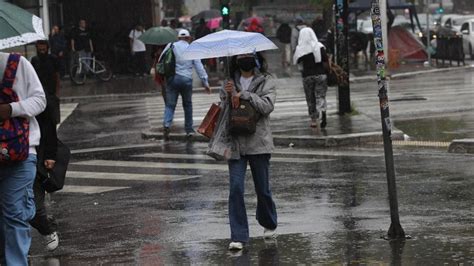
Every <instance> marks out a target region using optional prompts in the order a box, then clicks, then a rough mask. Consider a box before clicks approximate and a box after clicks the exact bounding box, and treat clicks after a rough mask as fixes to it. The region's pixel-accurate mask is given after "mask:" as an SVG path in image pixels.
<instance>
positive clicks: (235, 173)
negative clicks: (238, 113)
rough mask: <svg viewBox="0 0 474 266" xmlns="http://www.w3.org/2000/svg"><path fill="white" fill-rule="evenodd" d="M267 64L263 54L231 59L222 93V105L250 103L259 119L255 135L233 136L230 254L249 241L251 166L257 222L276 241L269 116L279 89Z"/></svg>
mask: <svg viewBox="0 0 474 266" xmlns="http://www.w3.org/2000/svg"><path fill="white" fill-rule="evenodd" d="M266 68H267V64H266V62H265V60H264V58H263V56H262V55H261V54H260V53H256V54H255V55H254V54H245V55H237V56H234V57H232V60H231V67H230V73H232V74H233V75H234V78H233V80H232V81H229V82H228V83H227V84H226V85H225V87H224V90H223V91H222V93H221V98H222V101H223V102H224V103H226V104H229V103H228V102H229V101H228V97H232V98H231V103H232V104H231V107H232V108H234V109H237V108H240V104H241V102H242V101H244V100H246V101H249V102H250V105H251V106H252V107H253V108H254V109H255V111H256V113H257V116H258V117H259V118H258V119H257V122H256V131H255V132H254V133H252V134H242V135H241V134H231V138H232V143H234V145H235V147H234V148H233V149H232V150H233V151H234V153H237V154H234V155H232V156H231V159H230V160H228V165H229V180H230V186H229V221H230V231H231V242H230V244H229V249H230V250H241V249H243V247H244V245H245V244H246V243H247V242H248V241H249V226H248V219H247V211H246V208H245V201H244V187H245V184H244V183H245V175H246V171H247V165H248V164H249V165H250V170H251V172H252V177H253V181H254V184H255V192H256V194H257V216H256V218H257V220H258V223H259V224H260V225H261V226H262V227H263V228H264V230H263V234H264V237H265V238H275V237H276V228H277V225H278V223H277V212H276V207H275V203H274V201H273V199H272V192H271V189H270V183H269V175H270V157H271V153H272V151H273V148H274V146H273V137H272V133H271V129H270V113H271V112H272V111H273V109H274V106H275V101H276V88H275V84H274V83H273V82H272V80H271V76H270V75H269V74H268V73H267V71H266Z"/></svg>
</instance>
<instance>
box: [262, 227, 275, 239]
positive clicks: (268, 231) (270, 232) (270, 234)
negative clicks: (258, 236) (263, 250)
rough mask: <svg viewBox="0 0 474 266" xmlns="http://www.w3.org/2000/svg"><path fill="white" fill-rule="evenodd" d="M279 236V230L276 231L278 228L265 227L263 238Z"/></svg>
mask: <svg viewBox="0 0 474 266" xmlns="http://www.w3.org/2000/svg"><path fill="white" fill-rule="evenodd" d="M276 237H277V232H276V229H273V230H271V229H267V228H264V229H263V238H265V239H275V238H276Z"/></svg>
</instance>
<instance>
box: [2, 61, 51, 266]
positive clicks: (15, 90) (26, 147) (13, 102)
mask: <svg viewBox="0 0 474 266" xmlns="http://www.w3.org/2000/svg"><path fill="white" fill-rule="evenodd" d="M0 73H4V74H3V82H2V83H1V85H0V87H1V90H0V169H1V171H0V213H1V216H0V264H2V265H28V251H29V249H30V245H31V233H30V225H29V221H30V220H31V219H32V218H33V217H34V215H35V202H34V199H33V198H34V196H33V182H34V180H35V176H36V161H37V158H36V146H38V145H39V142H40V138H41V133H40V128H39V125H38V122H37V121H36V119H35V116H37V115H39V114H40V113H42V112H43V111H44V109H45V107H46V97H45V94H44V91H43V87H42V86H41V82H40V80H39V79H38V76H37V75H36V72H35V70H34V68H33V66H32V65H31V64H30V62H28V60H26V59H25V58H24V57H21V56H20V55H17V54H8V53H2V52H0Z"/></svg>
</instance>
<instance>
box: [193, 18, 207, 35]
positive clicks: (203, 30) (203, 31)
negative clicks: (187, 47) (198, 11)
mask: <svg viewBox="0 0 474 266" xmlns="http://www.w3.org/2000/svg"><path fill="white" fill-rule="evenodd" d="M210 33H211V30H210V29H209V27H208V26H207V25H206V21H205V20H204V18H201V19H200V20H199V26H198V27H197V28H196V34H195V35H194V36H195V39H199V38H202V37H204V36H206V35H208V34H210Z"/></svg>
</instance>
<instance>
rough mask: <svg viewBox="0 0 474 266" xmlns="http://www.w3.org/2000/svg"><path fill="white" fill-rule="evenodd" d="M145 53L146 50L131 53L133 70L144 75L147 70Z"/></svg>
mask: <svg viewBox="0 0 474 266" xmlns="http://www.w3.org/2000/svg"><path fill="white" fill-rule="evenodd" d="M145 55H146V52H135V54H134V55H133V61H134V70H135V73H136V74H140V75H145V74H147V72H148V71H147V67H146V60H145Z"/></svg>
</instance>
